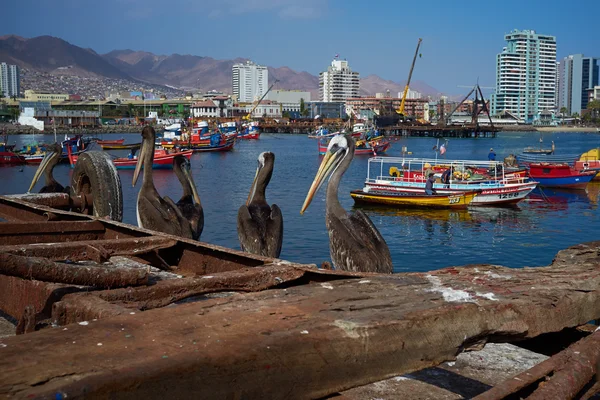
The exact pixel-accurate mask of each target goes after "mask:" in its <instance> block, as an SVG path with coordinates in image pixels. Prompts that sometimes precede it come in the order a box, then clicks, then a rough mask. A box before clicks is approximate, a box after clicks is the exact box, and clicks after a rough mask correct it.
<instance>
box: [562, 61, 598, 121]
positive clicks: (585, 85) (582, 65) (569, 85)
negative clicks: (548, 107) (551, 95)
mask: <svg viewBox="0 0 600 400" xmlns="http://www.w3.org/2000/svg"><path fill="white" fill-rule="evenodd" d="M599 75H600V59H599V58H594V57H585V56H584V55H583V54H574V55H570V56H567V57H565V58H563V59H562V60H561V61H560V66H559V69H558V80H559V86H558V109H559V110H560V109H562V108H563V107H564V108H566V109H567V113H568V114H574V113H578V114H580V115H581V110H585V109H586V108H587V104H588V101H589V95H588V90H589V89H592V88H593V87H594V86H597V85H598V83H599Z"/></svg>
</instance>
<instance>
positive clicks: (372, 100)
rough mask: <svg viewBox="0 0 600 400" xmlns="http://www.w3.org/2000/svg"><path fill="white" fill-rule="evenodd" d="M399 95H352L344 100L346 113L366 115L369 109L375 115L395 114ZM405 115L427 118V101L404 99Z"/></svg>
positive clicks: (398, 105)
mask: <svg viewBox="0 0 600 400" xmlns="http://www.w3.org/2000/svg"><path fill="white" fill-rule="evenodd" d="M401 103H402V98H400V97H353V98H349V99H347V100H346V114H348V115H354V116H357V115H366V114H368V113H365V111H367V110H371V111H372V112H374V113H375V114H377V115H389V114H395V113H396V110H397V109H398V108H400V104H401ZM404 112H405V114H406V115H409V116H412V117H415V118H416V119H425V120H429V101H428V100H425V99H406V101H405V103H404Z"/></svg>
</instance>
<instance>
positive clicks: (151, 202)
mask: <svg viewBox="0 0 600 400" xmlns="http://www.w3.org/2000/svg"><path fill="white" fill-rule="evenodd" d="M155 140H156V132H154V128H152V127H151V126H145V127H144V129H143V130H142V145H141V148H140V153H139V156H138V159H137V164H136V165H135V171H134V172H133V186H135V184H136V182H137V180H138V177H139V174H140V170H141V169H142V167H143V168H144V176H143V180H142V188H141V189H140V191H139V193H138V198H137V208H136V213H137V221H138V225H139V226H140V227H141V228H146V229H152V230H155V231H159V232H164V233H168V234H171V235H176V236H181V237H184V238H188V239H191V238H192V229H191V227H190V223H189V222H188V220H186V219H185V217H184V216H183V215H182V214H181V211H180V210H179V208H178V207H177V205H176V204H175V203H174V202H173V200H171V199H170V198H169V197H168V196H165V197H161V196H160V194H159V193H158V191H157V190H156V187H155V186H154V181H153V179H152V164H153V161H154V141H155Z"/></svg>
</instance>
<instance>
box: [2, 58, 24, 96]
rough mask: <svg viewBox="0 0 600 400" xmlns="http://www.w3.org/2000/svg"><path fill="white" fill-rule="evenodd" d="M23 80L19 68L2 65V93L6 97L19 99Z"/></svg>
mask: <svg viewBox="0 0 600 400" xmlns="http://www.w3.org/2000/svg"><path fill="white" fill-rule="evenodd" d="M20 91H21V78H20V76H19V67H18V66H16V65H8V64H6V63H4V62H3V63H0V93H2V96H4V97H19V92H20Z"/></svg>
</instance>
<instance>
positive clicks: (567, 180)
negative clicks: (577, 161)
mask: <svg viewBox="0 0 600 400" xmlns="http://www.w3.org/2000/svg"><path fill="white" fill-rule="evenodd" d="M596 172H597V171H595V170H583V171H582V170H578V169H576V168H574V167H571V166H570V165H569V164H551V163H533V164H529V177H530V178H531V179H533V180H535V181H537V182H538V185H539V186H541V187H555V188H564V189H585V188H586V186H587V184H588V183H589V182H590V181H591V180H592V179H594V176H596Z"/></svg>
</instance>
